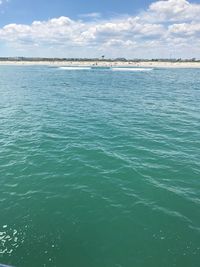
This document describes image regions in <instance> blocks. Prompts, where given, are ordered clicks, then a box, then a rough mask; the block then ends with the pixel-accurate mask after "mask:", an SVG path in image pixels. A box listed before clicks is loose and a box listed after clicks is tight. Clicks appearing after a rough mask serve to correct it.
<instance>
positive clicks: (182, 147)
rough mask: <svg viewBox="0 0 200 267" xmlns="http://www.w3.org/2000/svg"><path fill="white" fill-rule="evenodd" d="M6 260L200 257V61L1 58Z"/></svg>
mask: <svg viewBox="0 0 200 267" xmlns="http://www.w3.org/2000/svg"><path fill="white" fill-rule="evenodd" d="M0 263H2V264H6V265H11V266H15V267H199V266H200V69H167V68H166V69H165V68H162V69H159V68H154V69H150V68H147V69H145V68H136V69H135V68H115V69H101V68H97V69H91V68H89V67H88V68H82V67H79V68H72V67H64V68H59V67H49V66H8V65H7V66H6V65H4V66H0Z"/></svg>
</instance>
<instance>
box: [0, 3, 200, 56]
mask: <svg viewBox="0 0 200 267" xmlns="http://www.w3.org/2000/svg"><path fill="white" fill-rule="evenodd" d="M102 55H105V57H106V58H116V57H126V58H193V57H195V58H200V0H194V1H193V0H153V1H152V0H84V1H83V0H42V1H41V0H0V56H26V57H65V58H69V57H81V58H83V57H88V58H93V57H101V56H102Z"/></svg>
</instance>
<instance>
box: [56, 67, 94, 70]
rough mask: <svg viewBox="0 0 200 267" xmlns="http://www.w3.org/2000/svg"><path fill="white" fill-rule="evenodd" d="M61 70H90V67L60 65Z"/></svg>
mask: <svg viewBox="0 0 200 267" xmlns="http://www.w3.org/2000/svg"><path fill="white" fill-rule="evenodd" d="M59 69H60V70H90V69H91V68H90V67H59Z"/></svg>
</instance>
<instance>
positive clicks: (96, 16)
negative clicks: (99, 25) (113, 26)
mask: <svg viewBox="0 0 200 267" xmlns="http://www.w3.org/2000/svg"><path fill="white" fill-rule="evenodd" d="M79 17H80V18H90V19H99V18H101V13H99V12H92V13H86V14H81V15H79Z"/></svg>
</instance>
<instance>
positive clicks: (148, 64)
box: [0, 61, 200, 68]
mask: <svg viewBox="0 0 200 267" xmlns="http://www.w3.org/2000/svg"><path fill="white" fill-rule="evenodd" d="M0 65H19V66H21V65H47V66H56V67H57V66H58V67H59V66H74V67H75V66H77V67H86V66H89V67H91V66H99V67H101V66H102V67H139V68H140V67H141V68H200V62H164V61H163V62H161V61H160V62H156V61H152V62H146V61H144V62H142V61H141V62H133V61H127V62H122V61H116V62H110V61H0Z"/></svg>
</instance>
